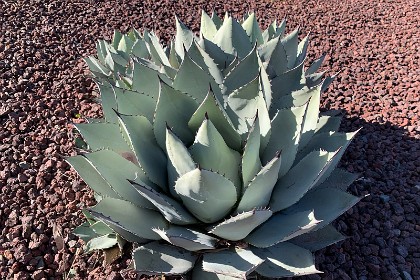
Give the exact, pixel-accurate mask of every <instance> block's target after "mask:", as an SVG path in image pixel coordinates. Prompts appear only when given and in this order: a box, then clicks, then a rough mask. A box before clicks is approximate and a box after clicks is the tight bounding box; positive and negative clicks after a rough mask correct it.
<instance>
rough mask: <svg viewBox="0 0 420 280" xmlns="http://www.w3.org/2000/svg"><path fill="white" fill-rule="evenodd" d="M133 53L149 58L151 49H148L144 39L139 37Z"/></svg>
mask: <svg viewBox="0 0 420 280" xmlns="http://www.w3.org/2000/svg"><path fill="white" fill-rule="evenodd" d="M131 53H132V54H133V55H135V56H137V57H140V58H145V59H148V58H149V56H150V55H149V50H148V49H147V45H146V42H145V41H144V40H143V39H137V40H136V41H135V42H134V45H133V48H132V50H131Z"/></svg>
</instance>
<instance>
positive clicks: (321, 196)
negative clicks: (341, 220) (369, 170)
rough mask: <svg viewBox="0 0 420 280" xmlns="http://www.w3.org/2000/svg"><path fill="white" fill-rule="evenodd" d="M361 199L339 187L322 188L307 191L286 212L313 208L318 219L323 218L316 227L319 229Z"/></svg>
mask: <svg viewBox="0 0 420 280" xmlns="http://www.w3.org/2000/svg"><path fill="white" fill-rule="evenodd" d="M360 199H361V198H360V197H356V196H353V195H351V194H349V193H346V192H343V191H341V190H338V189H333V188H322V189H317V190H313V191H311V192H309V193H307V194H306V195H305V196H304V197H303V198H302V199H301V200H300V201H299V202H298V203H296V204H295V205H293V206H292V207H290V208H289V209H287V210H286V213H295V212H299V211H305V210H313V211H314V212H315V216H316V217H317V219H319V220H321V222H320V223H319V224H318V225H317V226H316V227H315V229H314V230H317V229H320V228H323V227H324V226H326V225H328V224H330V223H331V222H332V221H334V220H335V219H336V218H337V217H339V216H340V215H342V214H343V213H344V212H346V211H347V210H348V209H350V208H351V207H353V206H354V205H355V204H356V203H357V202H359V201H360Z"/></svg>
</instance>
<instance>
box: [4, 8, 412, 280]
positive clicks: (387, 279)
mask: <svg viewBox="0 0 420 280" xmlns="http://www.w3.org/2000/svg"><path fill="white" fill-rule="evenodd" d="M201 9H205V10H206V11H207V12H211V10H212V9H215V10H216V11H217V12H218V13H219V15H223V13H224V11H225V10H227V11H230V12H231V13H232V14H233V15H234V16H236V17H240V16H242V15H243V14H244V13H245V12H246V11H248V10H254V11H255V12H256V13H257V16H258V18H259V21H260V24H261V25H263V26H267V24H269V23H270V22H271V21H272V20H273V19H275V18H277V19H282V18H283V17H284V16H286V15H287V20H288V28H289V30H291V29H293V28H295V27H296V26H298V25H300V27H301V35H302V36H304V35H305V34H307V32H309V31H310V32H311V45H310V50H309V58H310V59H308V61H310V60H311V59H314V58H315V57H319V56H320V55H321V54H322V53H327V54H328V56H327V59H326V61H325V67H324V68H325V70H327V71H328V72H329V73H332V74H333V73H336V72H338V71H341V73H340V74H339V75H338V78H337V79H336V81H335V82H334V83H333V84H332V86H331V88H330V89H329V90H328V91H327V92H326V93H325V94H324V95H323V97H322V107H323V109H339V110H342V111H343V113H344V114H345V118H344V121H343V124H342V128H341V129H342V130H344V131H353V130H355V129H358V128H360V127H363V129H362V130H361V132H360V133H359V135H358V136H357V137H356V139H355V140H354V142H353V143H352V144H351V145H350V147H349V148H348V151H347V153H346V155H345V156H344V158H343V160H342V163H341V165H342V166H343V167H344V168H346V169H347V170H349V171H352V172H359V173H361V174H362V178H361V179H359V180H358V181H357V182H356V183H354V184H353V185H352V186H351V187H350V189H349V192H351V193H353V194H355V195H359V196H365V195H368V194H369V196H367V197H366V198H364V199H363V200H362V201H361V202H360V203H359V204H357V205H356V206H355V207H354V208H353V209H351V210H349V211H348V212H347V213H345V214H344V215H343V216H341V217H340V218H339V219H338V220H337V221H336V222H335V223H334V224H335V225H336V227H337V228H338V229H339V230H340V232H342V233H343V234H345V235H347V236H348V237H349V238H348V239H347V240H345V241H344V242H341V243H339V244H337V245H333V246H330V247H328V248H326V249H323V250H321V251H319V252H317V253H316V254H315V255H316V261H317V267H318V268H319V269H320V270H321V271H324V273H323V274H319V275H311V276H305V277H301V278H299V279H331V280H332V279H344V280H347V279H357V280H368V279H369V280H370V279H384V280H399V279H403V280H411V279H420V251H419V248H420V216H419V213H420V212H419V208H420V195H419V193H420V179H419V174H420V143H419V138H420V135H419V132H420V127H419V115H420V112H419V104H420V100H419V98H420V97H419V95H420V70H419V69H420V68H419V64H420V63H419V61H420V47H419V46H420V39H419V36H420V27H419V22H420V9H419V5H418V1H416V0H394V1H391V0H377V1H369V0H359V1H355V0H332V1H315V0H309V1H303V0H299V1H292V0H286V1H280V0H278V1H270V0H266V1H212V0H206V1H203V0H201V1H192V0H190V1H173V0H161V1H154V0H144V1H124V0H120V1H115V0H107V1H105V0H84V1H82V0H79V1H77V0H67V1H54V0H47V1H41V0H16V1H9V0H3V1H1V2H0V23H1V28H0V188H1V194H0V233H1V234H0V279H16V280H17V279H35V280H41V279H63V278H64V277H66V276H72V275H73V278H74V279H107V280H113V279H135V278H136V277H137V276H138V275H137V274H136V273H134V272H133V271H130V270H128V269H127V267H128V265H129V254H126V255H124V256H123V257H122V258H121V259H119V260H117V261H116V262H115V263H113V264H112V265H109V266H107V267H102V261H103V256H102V254H101V253H94V254H92V255H85V254H83V253H82V249H81V248H82V247H83V244H82V242H81V241H80V240H78V238H77V237H76V236H74V235H73V234H72V233H71V231H72V229H74V228H75V227H76V226H78V225H79V224H81V223H82V222H83V216H82V215H81V212H80V210H81V209H82V208H84V207H87V206H89V205H93V204H94V203H95V201H94V199H93V194H92V192H91V191H90V190H89V189H88V188H87V187H86V185H85V184H84V183H83V181H82V180H81V179H80V178H79V177H78V176H77V175H76V174H75V172H74V171H73V170H71V169H70V167H69V166H68V164H67V163H66V162H65V161H64V157H66V156H70V155H75V154H76V149H75V146H74V135H73V126H72V123H74V122H80V118H78V116H79V114H80V115H82V116H83V117H99V116H100V115H101V108H100V106H99V105H98V104H96V103H95V99H96V98H97V97H98V92H97V89H96V87H95V85H94V83H93V82H92V80H91V79H90V76H89V72H88V70H87V66H86V64H85V63H84V62H83V60H82V58H83V57H86V56H88V55H92V54H94V53H95V41H96V40H98V39H107V40H109V39H110V38H111V36H112V33H113V30H114V29H118V30H121V31H124V32H127V31H129V29H130V28H131V27H135V28H138V29H140V30H142V29H143V28H148V29H156V30H157V34H158V35H160V37H161V38H162V40H168V39H170V37H171V36H173V34H174V25H175V23H174V19H173V15H174V13H176V14H177V15H178V16H179V17H180V19H181V20H182V21H183V22H184V23H186V24H187V26H190V27H192V28H193V30H195V31H197V30H198V27H199V17H200V11H201ZM69 272H72V273H70V275H69ZM138 277H140V276H138ZM144 279H146V278H144Z"/></svg>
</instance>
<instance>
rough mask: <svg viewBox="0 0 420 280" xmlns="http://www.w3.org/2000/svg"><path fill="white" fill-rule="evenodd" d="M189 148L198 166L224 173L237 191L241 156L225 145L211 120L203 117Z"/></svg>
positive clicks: (239, 182)
mask: <svg viewBox="0 0 420 280" xmlns="http://www.w3.org/2000/svg"><path fill="white" fill-rule="evenodd" d="M189 150H190V153H191V156H192V158H193V159H194V161H195V162H196V163H198V165H199V166H200V167H202V168H204V169H207V170H213V171H217V172H218V173H220V174H224V176H225V177H226V178H227V179H229V180H230V181H232V182H233V184H234V185H235V187H236V188H237V189H238V191H239V189H240V186H241V178H240V176H239V165H240V162H241V156H240V154H239V153H238V152H237V151H235V150H233V149H231V148H229V147H228V146H227V145H226V142H225V141H224V140H223V137H222V135H221V134H220V133H219V131H218V130H217V128H216V127H215V126H214V125H213V122H212V121H210V120H209V119H207V118H206V119H204V121H203V123H202V125H201V126H200V128H199V129H198V132H197V135H196V138H195V141H194V144H193V145H192V146H191V147H190V148H189ZM238 193H239V192H238Z"/></svg>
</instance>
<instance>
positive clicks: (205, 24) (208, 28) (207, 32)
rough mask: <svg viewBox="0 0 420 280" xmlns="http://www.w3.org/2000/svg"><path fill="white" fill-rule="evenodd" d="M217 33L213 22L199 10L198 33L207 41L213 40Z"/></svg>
mask: <svg viewBox="0 0 420 280" xmlns="http://www.w3.org/2000/svg"><path fill="white" fill-rule="evenodd" d="M216 32H217V27H216V24H215V23H214V22H213V20H212V19H211V17H210V16H209V15H208V14H207V13H206V12H205V11H204V10H201V24H200V33H201V34H203V36H204V37H206V38H207V39H210V40H211V39H213V37H214V35H215V34H216Z"/></svg>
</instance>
